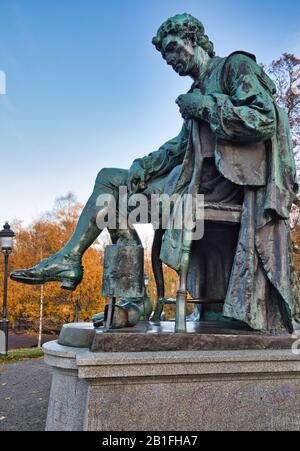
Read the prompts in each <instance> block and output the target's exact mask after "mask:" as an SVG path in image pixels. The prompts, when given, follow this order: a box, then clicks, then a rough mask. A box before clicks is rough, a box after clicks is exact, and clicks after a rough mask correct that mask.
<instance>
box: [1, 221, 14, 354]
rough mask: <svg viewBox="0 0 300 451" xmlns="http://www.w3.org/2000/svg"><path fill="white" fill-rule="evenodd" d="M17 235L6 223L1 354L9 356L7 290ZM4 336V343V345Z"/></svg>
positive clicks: (2, 240) (3, 232)
mask: <svg viewBox="0 0 300 451" xmlns="http://www.w3.org/2000/svg"><path fill="white" fill-rule="evenodd" d="M14 236H15V233H14V232H13V231H12V230H11V228H10V226H9V224H8V223H7V222H6V223H5V225H4V228H3V230H2V231H1V232H0V242H1V251H2V253H3V255H4V283H3V305H2V320H1V321H0V323H1V330H2V336H0V354H2V355H7V353H8V324H9V323H8V319H7V288H8V262H9V255H10V254H11V252H12V248H13V238H14ZM3 334H4V343H3Z"/></svg>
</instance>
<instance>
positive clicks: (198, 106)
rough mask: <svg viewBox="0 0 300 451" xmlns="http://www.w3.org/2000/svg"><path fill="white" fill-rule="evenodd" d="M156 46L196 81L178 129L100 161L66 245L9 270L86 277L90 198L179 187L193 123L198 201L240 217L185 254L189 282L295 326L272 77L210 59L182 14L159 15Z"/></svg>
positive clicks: (127, 240) (280, 130) (95, 214)
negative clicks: (127, 163)
mask: <svg viewBox="0 0 300 451" xmlns="http://www.w3.org/2000/svg"><path fill="white" fill-rule="evenodd" d="M153 44H154V45H155V47H156V48H157V49H158V50H159V51H160V53H161V55H162V57H163V59H164V60H165V61H166V63H167V64H168V65H170V66H171V67H172V68H173V69H174V71H175V72H176V73H177V74H178V75H180V76H189V77H191V78H192V80H193V84H192V86H191V89H190V91H189V92H188V93H187V94H185V95H181V96H179V97H178V99H177V104H178V106H179V109H180V113H181V115H182V117H183V119H184V122H183V127H182V130H181V131H180V133H179V135H178V136H177V137H176V138H174V139H171V140H170V141H168V142H167V143H165V144H164V145H163V146H162V147H161V148H160V149H159V150H157V151H156V152H153V153H151V154H150V155H148V156H146V157H144V158H139V159H137V160H135V161H134V162H133V164H132V166H131V168H130V169H129V170H124V169H106V168H105V169H102V170H101V171H100V172H99V174H98V176H97V179H96V183H95V188H94V191H93V193H92V195H91V197H90V199H89V200H88V202H87V204H86V206H85V208H84V210H83V212H82V214H81V217H80V219H79V222H78V225H77V228H76V230H75V232H74V234H73V236H72V237H71V238H70V240H69V241H68V243H67V244H66V245H65V246H64V247H63V249H61V250H60V251H59V252H58V253H56V254H55V255H53V256H51V257H50V258H48V259H46V260H43V261H41V262H40V263H38V264H37V265H36V266H34V267H33V268H31V269H26V270H19V271H15V272H13V273H12V275H11V277H12V279H13V280H16V281H19V282H22V283H28V284H43V283H46V282H51V281H59V282H61V286H62V288H65V289H67V290H75V289H76V287H77V285H78V284H79V283H80V282H81V280H82V277H83V267H82V263H81V261H82V256H83V254H84V252H85V251H86V250H87V249H88V248H89V246H91V245H92V244H93V243H94V241H95V240H96V239H97V237H98V236H99V234H100V233H101V231H102V230H101V228H99V227H98V225H99V218H101V217H104V216H105V215H107V213H108V210H109V206H106V207H103V206H102V207H99V206H98V205H97V199H98V198H99V195H102V194H111V195H112V196H113V197H114V199H116V200H117V201H118V200H119V199H118V196H119V187H120V186H128V187H129V190H130V192H131V193H136V192H141V193H143V194H145V195H147V196H149V197H150V196H151V195H152V194H161V193H169V194H174V193H179V194H182V193H184V192H186V190H187V187H188V186H189V184H190V182H191V166H192V160H191V156H190V155H191V154H192V152H191V148H190V146H191V142H190V135H191V127H192V124H196V126H199V133H200V141H201V147H202V155H203V167H202V176H201V182H200V185H199V193H202V194H204V199H205V202H213V203H218V204H224V205H225V204H230V205H231V204H234V205H241V206H242V218H241V224H240V227H238V228H236V229H234V231H233V232H230V233H229V235H228V236H229V238H228V237H227V238H225V239H229V240H230V243H231V245H230V246H229V247H228V246H227V247H226V246H225V247H222V246H218V243H219V244H220V243H222V239H223V241H224V237H223V238H222V232H221V235H219V237H218V238H216V239H215V241H216V246H215V248H214V246H213V241H214V239H212V235H211V234H212V233H213V234H214V233H216V235H213V236H217V231H216V232H214V231H212V232H209V231H208V232H209V233H208V245H206V246H203V248H202V250H201V249H200V248H198V251H196V255H194V256H193V255H192V260H193V261H194V262H196V264H198V265H199V268H201V271H200V273H199V271H198V273H197V283H194V284H193V287H194V290H195V291H198V292H199V290H202V292H204V293H206V295H208V294H209V292H211V291H214V294H215V295H216V292H218V291H220V292H221V293H222V294H223V295H224V301H225V303H224V308H223V315H224V316H226V317H229V318H234V319H236V320H239V321H243V322H245V323H246V324H248V325H249V326H250V327H251V328H253V329H254V330H260V331H277V330H281V329H283V328H284V329H287V330H288V331H292V330H293V329H294V328H295V327H297V324H299V311H300V307H299V297H298V295H297V293H296V292H295V289H294V280H293V277H294V276H293V271H292V265H291V254H290V247H289V226H288V221H287V220H288V218H289V213H290V209H291V205H292V202H293V200H294V197H295V194H296V192H297V184H296V171H295V162H294V157H293V152H292V145H291V140H290V132H289V125H288V122H287V117H286V114H285V113H284V111H283V110H281V109H280V108H279V107H278V106H277V105H276V102H275V100H274V94H275V87H274V84H273V82H272V81H271V79H270V78H269V77H268V76H267V75H266V74H265V73H264V71H263V70H262V69H261V68H260V66H258V65H257V63H256V61H255V57H254V56H253V55H251V54H248V53H245V52H241V51H239V52H235V53H233V54H231V55H229V56H228V57H226V58H221V57H217V56H216V55H215V52H214V46H213V44H212V42H211V41H210V40H209V38H208V37H207V35H206V34H205V30H204V26H203V24H202V23H201V22H200V21H199V20H197V19H196V18H194V17H192V16H191V15H189V14H181V15H176V16H175V17H172V18H170V19H168V20H167V21H166V22H164V23H163V24H162V26H161V27H160V28H159V30H158V32H157V35H156V36H155V38H154V39H153ZM192 151H193V149H192ZM109 231H110V234H111V238H112V242H113V243H118V244H124V245H132V246H141V242H140V240H139V237H138V235H137V233H136V232H135V230H134V229H131V228H128V229H127V230H124V229H120V228H118V227H116V228H111V229H110V230H109ZM209 243H211V244H209ZM210 246H211V247H210ZM229 248H230V250H228V249H229ZM181 252H182V242H181V240H180V239H177V238H176V237H174V236H172V231H169V230H168V231H167V232H166V234H165V239H164V241H163V245H162V249H161V259H162V260H163V262H164V263H166V264H167V265H169V266H171V267H172V268H174V269H175V270H178V269H179V261H180V255H181ZM197 252H198V253H197ZM228 252H229V254H230V255H228ZM194 254H195V252H194ZM191 270H192V269H191ZM195 278H196V276H195ZM195 278H194V279H195ZM224 287H225V288H224ZM192 289H193V288H192ZM224 289H225V292H224ZM217 294H218V293H217ZM196 295H197V293H196ZM144 313H145V312H144ZM148 314H149V311H147V315H148Z"/></svg>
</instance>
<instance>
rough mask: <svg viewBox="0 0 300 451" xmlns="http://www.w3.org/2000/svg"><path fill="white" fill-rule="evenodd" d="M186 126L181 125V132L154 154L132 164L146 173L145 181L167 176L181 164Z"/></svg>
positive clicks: (186, 136) (186, 138) (184, 150)
mask: <svg viewBox="0 0 300 451" xmlns="http://www.w3.org/2000/svg"><path fill="white" fill-rule="evenodd" d="M188 137H189V131H188V125H187V124H186V122H185V123H184V124H183V127H182V129H181V132H180V133H179V135H178V136H176V138H173V139H171V140H170V141H168V142H166V143H165V144H164V145H163V146H161V147H160V148H159V149H158V150H157V151H156V152H152V153H150V154H149V155H148V156H146V157H144V158H139V159H137V160H135V161H134V162H137V163H139V164H140V165H141V166H142V168H143V169H144V170H145V173H146V181H148V180H150V179H151V178H152V177H154V176H155V177H159V176H162V175H165V174H168V173H169V172H170V171H171V170H172V169H174V168H175V167H176V166H178V165H179V164H181V163H182V161H183V159H184V155H185V152H186V148H187V144H188Z"/></svg>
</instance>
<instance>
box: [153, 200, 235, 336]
mask: <svg viewBox="0 0 300 451" xmlns="http://www.w3.org/2000/svg"><path fill="white" fill-rule="evenodd" d="M241 215H242V206H241V205H228V204H223V205H222V204H213V203H207V204H205V205H204V220H205V226H207V225H208V224H210V223H211V224H223V225H229V226H230V225H231V226H234V225H235V226H238V225H239V224H240V222H241ZM163 235H164V231H163V230H157V231H156V232H155V235H154V242H153V248H152V268H153V273H154V278H155V282H156V287H157V305H156V309H155V311H154V314H153V316H152V321H153V322H159V321H160V318H161V315H162V313H163V309H164V306H165V305H176V323H175V332H176V333H185V332H186V305H187V304H190V303H192V304H199V305H208V304H220V303H224V299H205V298H203V299H202V298H201V299H188V290H187V276H188V270H189V263H190V256H191V250H192V245H190V246H189V245H188V246H186V247H185V248H183V257H182V261H181V269H180V271H179V289H178V292H177V296H176V299H170V298H166V297H165V283H164V275H163V266H162V262H161V260H160V251H161V246H162V239H163Z"/></svg>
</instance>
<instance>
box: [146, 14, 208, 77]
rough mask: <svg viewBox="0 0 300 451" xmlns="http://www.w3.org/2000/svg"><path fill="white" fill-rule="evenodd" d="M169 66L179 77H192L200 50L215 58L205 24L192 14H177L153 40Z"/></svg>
mask: <svg viewBox="0 0 300 451" xmlns="http://www.w3.org/2000/svg"><path fill="white" fill-rule="evenodd" d="M152 42H153V44H154V45H155V47H156V49H157V50H159V51H160V52H161V54H162V56H163V58H164V59H165V60H166V62H167V63H168V64H170V65H171V66H172V67H173V69H174V70H175V72H177V73H178V74H179V75H182V76H184V75H190V72H191V68H192V66H193V65H194V64H195V55H196V54H199V49H201V51H202V53H205V54H206V56H209V57H213V56H214V55H215V53H214V45H213V43H212V42H211V41H210V40H209V38H208V36H207V35H206V34H205V29H204V26H203V24H202V23H201V22H200V21H199V20H198V19H196V18H195V17H193V16H191V15H190V14H186V13H185V14H177V15H176V16H174V17H170V19H168V20H167V21H166V22H164V23H163V24H162V25H161V26H160V28H159V29H158V31H157V34H156V36H155V37H154V38H153V40H152Z"/></svg>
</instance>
